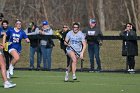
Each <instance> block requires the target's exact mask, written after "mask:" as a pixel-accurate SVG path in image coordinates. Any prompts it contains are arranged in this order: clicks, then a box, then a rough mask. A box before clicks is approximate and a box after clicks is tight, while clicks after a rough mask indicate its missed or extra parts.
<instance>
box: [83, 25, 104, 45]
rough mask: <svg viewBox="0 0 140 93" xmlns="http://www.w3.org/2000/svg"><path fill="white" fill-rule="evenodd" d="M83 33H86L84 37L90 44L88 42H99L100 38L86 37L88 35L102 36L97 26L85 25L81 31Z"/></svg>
mask: <svg viewBox="0 0 140 93" xmlns="http://www.w3.org/2000/svg"><path fill="white" fill-rule="evenodd" d="M82 32H83V33H84V34H86V39H87V43H88V44H90V43H96V44H99V42H100V40H99V38H94V39H92V38H88V36H97V37H100V36H103V34H102V32H101V30H100V28H99V27H97V26H95V27H94V28H90V27H87V28H85V29H84V30H83V31H82ZM89 32H91V33H92V32H95V33H94V35H90V33H89Z"/></svg>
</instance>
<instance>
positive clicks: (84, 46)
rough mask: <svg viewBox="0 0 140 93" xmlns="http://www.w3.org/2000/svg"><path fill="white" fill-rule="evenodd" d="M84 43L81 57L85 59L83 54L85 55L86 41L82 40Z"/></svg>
mask: <svg viewBox="0 0 140 93" xmlns="http://www.w3.org/2000/svg"><path fill="white" fill-rule="evenodd" d="M82 44H83V49H82V51H81V55H80V58H81V59H83V55H84V52H85V50H86V45H87V44H86V41H82Z"/></svg>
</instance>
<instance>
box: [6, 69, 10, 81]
mask: <svg viewBox="0 0 140 93" xmlns="http://www.w3.org/2000/svg"><path fill="white" fill-rule="evenodd" d="M6 76H7V79H10V73H9V70H7V71H6Z"/></svg>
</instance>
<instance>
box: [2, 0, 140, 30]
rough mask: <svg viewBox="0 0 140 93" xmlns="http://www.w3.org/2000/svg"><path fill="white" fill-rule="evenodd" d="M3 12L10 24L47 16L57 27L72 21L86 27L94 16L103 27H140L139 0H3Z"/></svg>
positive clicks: (37, 20) (40, 19)
mask: <svg viewBox="0 0 140 93" xmlns="http://www.w3.org/2000/svg"><path fill="white" fill-rule="evenodd" d="M0 12H1V13H3V14H4V18H5V19H7V20H9V22H10V23H11V24H12V23H13V22H14V21H15V20H16V19H21V20H22V21H23V23H24V25H27V24H28V23H29V22H31V21H34V22H36V23H37V24H38V25H40V24H41V22H42V20H48V21H49V23H50V24H51V25H52V27H53V28H57V29H59V28H61V27H62V25H63V24H68V25H70V26H71V24H72V22H80V23H81V26H82V27H85V26H87V25H88V19H89V18H94V17H95V18H96V19H97V21H98V24H99V26H100V27H101V30H102V31H117V30H121V29H122V27H123V25H124V24H126V23H127V22H132V23H133V24H134V25H135V26H136V28H137V31H139V30H138V29H140V0H0Z"/></svg>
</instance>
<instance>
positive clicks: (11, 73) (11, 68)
mask: <svg viewBox="0 0 140 93" xmlns="http://www.w3.org/2000/svg"><path fill="white" fill-rule="evenodd" d="M9 73H10V75H13V74H14V67H13V66H12V65H10V66H9Z"/></svg>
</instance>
